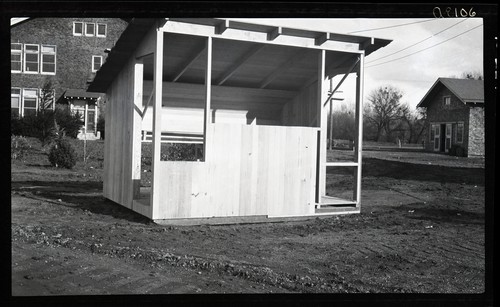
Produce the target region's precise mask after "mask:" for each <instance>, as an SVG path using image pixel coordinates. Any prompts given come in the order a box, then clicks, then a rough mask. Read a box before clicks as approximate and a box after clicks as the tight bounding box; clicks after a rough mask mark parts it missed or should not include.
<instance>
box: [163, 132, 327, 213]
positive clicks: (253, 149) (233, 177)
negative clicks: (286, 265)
mask: <svg viewBox="0 0 500 307" xmlns="http://www.w3.org/2000/svg"><path fill="white" fill-rule="evenodd" d="M208 129H209V133H210V135H211V136H212V137H211V138H210V140H209V143H208V144H207V145H208V149H207V150H209V151H211V152H210V159H209V160H208V161H206V162H180V161H170V162H169V161H162V162H161V163H160V183H159V185H160V186H161V187H162V189H161V190H160V195H159V209H158V215H157V216H155V219H171V218H191V217H192V218H195V217H223V216H251V215H268V216H294V215H310V214H313V213H314V191H315V163H316V148H317V147H316V138H317V131H318V129H317V128H306V127H277V126H253V125H238V124H211V125H209V126H208Z"/></svg>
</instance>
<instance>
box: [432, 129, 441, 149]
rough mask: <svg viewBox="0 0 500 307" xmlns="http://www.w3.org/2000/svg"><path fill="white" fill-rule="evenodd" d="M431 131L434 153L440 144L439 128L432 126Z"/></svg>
mask: <svg viewBox="0 0 500 307" xmlns="http://www.w3.org/2000/svg"><path fill="white" fill-rule="evenodd" d="M432 129H434V151H439V148H440V145H441V142H440V135H441V126H440V125H432Z"/></svg>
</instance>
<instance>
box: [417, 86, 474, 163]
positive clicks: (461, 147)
mask: <svg viewBox="0 0 500 307" xmlns="http://www.w3.org/2000/svg"><path fill="white" fill-rule="evenodd" d="M417 108H425V109H426V113H427V122H428V127H427V137H428V141H426V142H425V144H426V145H425V149H426V150H427V151H432V152H442V153H451V154H455V155H460V156H462V155H463V156H467V157H471V156H483V155H484V81H483V80H472V79H453V78H439V79H437V81H436V82H435V83H434V85H432V87H431V88H430V89H429V91H428V92H427V93H426V94H425V96H424V97H423V98H422V100H421V101H420V102H419V104H418V105H417Z"/></svg>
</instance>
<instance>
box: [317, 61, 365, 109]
mask: <svg viewBox="0 0 500 307" xmlns="http://www.w3.org/2000/svg"><path fill="white" fill-rule="evenodd" d="M360 57H361V55H360ZM360 57H358V58H357V59H356V61H354V63H353V64H352V65H351V67H349V70H348V71H347V73H346V74H345V75H344V76H343V77H342V79H340V81H339V83H338V84H337V86H336V87H335V89H334V90H332V91H331V93H330V95H329V96H328V97H327V98H326V100H324V102H323V105H324V106H326V104H327V103H328V101H330V98H332V96H333V94H335V92H336V91H337V90H338V89H339V87H340V86H341V85H342V83H344V81H345V79H347V77H348V76H349V74H350V73H352V72H353V70H354V68H355V67H356V65H357V64H358V63H359V61H360Z"/></svg>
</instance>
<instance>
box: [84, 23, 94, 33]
mask: <svg viewBox="0 0 500 307" xmlns="http://www.w3.org/2000/svg"><path fill="white" fill-rule="evenodd" d="M94 35H95V23H85V36H94Z"/></svg>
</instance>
